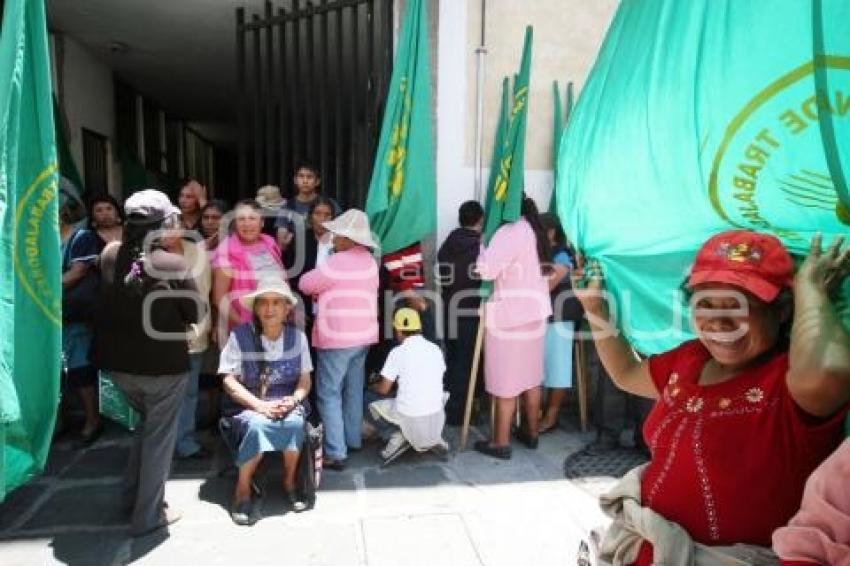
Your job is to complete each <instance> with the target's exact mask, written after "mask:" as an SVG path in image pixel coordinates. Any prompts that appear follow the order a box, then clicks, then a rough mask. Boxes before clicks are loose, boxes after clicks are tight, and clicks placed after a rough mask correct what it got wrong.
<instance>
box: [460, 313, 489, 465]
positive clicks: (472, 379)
mask: <svg viewBox="0 0 850 566" xmlns="http://www.w3.org/2000/svg"><path fill="white" fill-rule="evenodd" d="M482 342H484V307H483V306H482V308H481V317H480V318H479V319H478V332H477V333H476V335H475V351H474V353H473V354H472V370H471V371H470V373H469V388H468V389H467V391H466V407H465V408H464V411H463V426H462V427H461V429H460V445H459V446H458V452H463V451H464V450H465V449H466V441H467V439H468V437H469V422H470V420H471V419H472V400H473V399H474V398H475V388H476V386H477V385H478V367H479V364H480V363H481V344H482Z"/></svg>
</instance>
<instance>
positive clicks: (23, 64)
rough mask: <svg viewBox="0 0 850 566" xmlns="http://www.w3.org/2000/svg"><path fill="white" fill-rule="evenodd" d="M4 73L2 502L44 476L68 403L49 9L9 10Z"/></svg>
mask: <svg viewBox="0 0 850 566" xmlns="http://www.w3.org/2000/svg"><path fill="white" fill-rule="evenodd" d="M0 72H2V75H3V76H4V77H6V80H5V81H2V83H0V117H2V123H0V273H2V274H3V275H2V278H0V500H2V499H3V498H5V496H6V493H8V492H9V491H10V490H12V489H14V488H15V487H17V486H19V485H21V484H22V483H24V482H25V481H27V480H28V479H30V478H32V477H33V476H34V475H35V474H37V473H38V472H40V471H41V469H42V468H43V466H44V462H45V460H46V458H47V452H48V449H49V448H50V439H51V436H52V433H53V422H54V419H55V417H56V407H57V403H58V399H59V372H60V354H61V348H60V341H61V324H62V317H61V304H62V301H61V297H62V285H61V266H60V257H59V229H58V220H57V210H56V206H57V198H56V192H57V165H56V144H55V138H54V135H55V130H54V124H53V109H52V107H51V89H50V67H49V59H48V51H47V28H46V21H45V16H44V2H43V1H42V0H6V2H5V10H4V12H3V28H2V33H0ZM10 78H11V80H9V79H10Z"/></svg>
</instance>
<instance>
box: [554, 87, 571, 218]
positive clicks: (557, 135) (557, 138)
mask: <svg viewBox="0 0 850 566" xmlns="http://www.w3.org/2000/svg"><path fill="white" fill-rule="evenodd" d="M552 94H553V95H554V99H555V111H554V113H553V117H554V124H553V125H552V135H553V138H552V173H553V175H554V183H553V186H552V196H551V197H550V198H549V212H557V205H558V146H559V145H560V144H561V138H562V137H563V136H564V130H565V128H566V125H567V121H569V119H570V113H571V112H572V111H573V82H572V81H568V82H567V117H566V119H564V117H563V114H564V110H563V103H562V102H561V88H560V85H558V81H552Z"/></svg>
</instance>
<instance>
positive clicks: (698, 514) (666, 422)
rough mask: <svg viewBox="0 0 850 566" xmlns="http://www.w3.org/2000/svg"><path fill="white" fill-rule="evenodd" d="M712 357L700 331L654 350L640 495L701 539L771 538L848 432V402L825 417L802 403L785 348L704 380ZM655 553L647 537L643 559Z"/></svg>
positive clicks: (648, 561)
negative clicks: (790, 382)
mask: <svg viewBox="0 0 850 566" xmlns="http://www.w3.org/2000/svg"><path fill="white" fill-rule="evenodd" d="M709 358H710V354H709V353H708V351H707V350H706V349H705V348H704V347H703V346H702V344H701V343H700V342H699V341H698V340H693V341H691V342H686V343H684V344H682V345H681V346H679V347H677V348H675V349H673V350H670V351H669V352H665V353H663V354H659V355H657V356H652V357H651V358H649V369H650V373H651V375H652V380H653V382H654V383H655V387H656V388H657V389H658V391H659V394H660V398H659V400H658V402H656V404H655V406H654V407H653V409H652V411H651V412H650V414H649V416H648V417H647V419H646V422H645V423H644V427H643V434H644V438H645V439H646V443H647V444H648V445H649V448H650V450H651V451H652V460H651V462H650V464H649V466H648V467H647V469H646V472H645V474H644V477H643V480H642V485H641V498H642V501H643V504H644V505H647V506H649V507H650V508H652V509H653V510H654V511H656V512H657V513H660V514H661V515H662V516H664V517H665V518H667V519H669V520H671V521H674V522H676V523H678V524H679V525H681V526H682V527H684V529H685V530H686V531H688V533H689V534H690V535H691V537H692V538H693V539H694V540H695V541H697V542H700V543H702V544H707V545H726V544H734V543H749V544H759V545H763V546H768V547H769V546H770V544H771V534H772V533H773V530H774V529H776V528H777V527H780V526H782V525H784V524H786V523H787V522H788V520H789V519H790V518H791V516H792V515H793V514H794V513H795V512H796V511H797V509H798V508H799V507H800V499H801V497H802V494H803V485H804V484H805V482H806V478H808V477H809V474H811V472H812V471H813V470H814V469H815V468H816V467H817V466H818V464H820V462H821V461H823V460H824V459H825V458H826V457H827V456H828V455H829V454H830V453H831V452H832V451H833V450H834V449H835V448H836V447H837V446H838V444H839V443H840V442H841V440H842V421H843V413H844V411H839V413H838V414H836V415H835V416H833V417H831V418H829V419H826V420H823V419H816V418H814V417H812V416H810V415H808V414H806V413H804V412H803V410H802V409H800V408H799V407H798V406H797V404H796V403H795V402H794V400H793V398H792V397H791V395H790V393H789V392H788V387H787V385H786V381H785V375H786V373H787V371H788V354H787V353H780V354H777V355H775V356H773V357H772V358H769V359H768V360H766V361H765V362H764V363H762V364H760V365H759V366H756V367H753V368H751V369H749V370H747V371H746V372H744V373H742V374H741V375H739V376H737V377H735V378H733V379H730V380H728V381H725V382H723V383H717V384H713V385H708V386H700V385H699V384H698V382H699V377H700V372H701V371H702V368H703V366H704V365H705V363H706V362H707V361H708V360H709ZM651 563H652V545H651V544H649V543H645V544H644V545H643V547H642V548H641V552H640V556H639V557H638V561H637V562H636V564H638V565H642V564H651Z"/></svg>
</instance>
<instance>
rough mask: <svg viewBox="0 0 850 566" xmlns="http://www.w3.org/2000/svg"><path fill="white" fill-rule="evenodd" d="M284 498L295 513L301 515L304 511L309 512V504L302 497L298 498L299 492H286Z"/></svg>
mask: <svg viewBox="0 0 850 566" xmlns="http://www.w3.org/2000/svg"><path fill="white" fill-rule="evenodd" d="M283 496H284V498H285V499H286V504H287V505H288V506H289V508H290V509H291V510H292V511H293V512H295V513H301V512H302V511H306V510H307V504H306V503H305V502H304V500H303V499H302V498H301V497H299V496H298V492H296V491H295V490H292V491H286V490H284V492H283Z"/></svg>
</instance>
